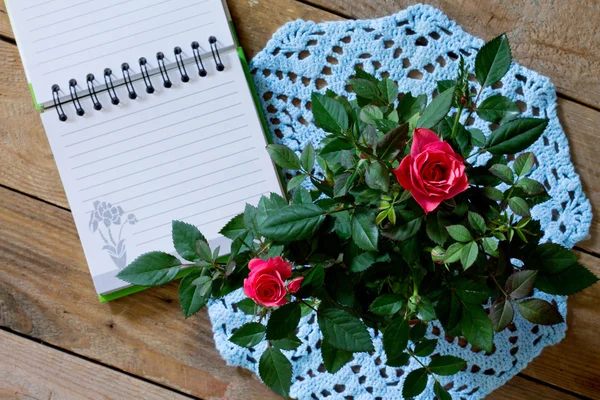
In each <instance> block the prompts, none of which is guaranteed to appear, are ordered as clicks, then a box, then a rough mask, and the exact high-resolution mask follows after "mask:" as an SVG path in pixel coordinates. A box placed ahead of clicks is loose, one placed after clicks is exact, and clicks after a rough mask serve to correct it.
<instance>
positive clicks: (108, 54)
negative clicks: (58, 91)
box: [38, 21, 215, 76]
mask: <svg viewBox="0 0 600 400" xmlns="http://www.w3.org/2000/svg"><path fill="white" fill-rule="evenodd" d="M214 23H215V22H214V21H211V22H208V23H206V24H204V25H194V26H193V27H191V28H189V29H184V30H183V31H180V32H175V33H173V34H171V35H165V36H161V39H167V38H170V37H173V36H177V35H180V34H182V33H186V32H190V31H193V30H197V29H199V28H205V27H207V26H209V25H212V24H214ZM154 42H156V39H152V40H148V41H146V42H138V43H136V44H135V45H133V46H129V47H126V48H123V49H119V50H116V51H112V52H109V53H104V54H102V55H99V56H97V57H94V58H90V59H87V60H84V61H81V62H78V63H75V64H70V65H66V66H65V65H63V66H61V67H60V68H57V69H54V70H52V71H46V72H44V73H42V76H46V75H50V74H53V73H55V72H58V71H61V70H63V69H67V68H72V67H76V66H78V65H81V64H85V63H88V62H90V61H95V60H99V59H101V58H104V57H107V56H110V55H113V54H116V53H120V52H123V51H127V50H132V49H135V48H138V47H140V46H144V45H146V44H150V43H154ZM38 66H39V64H38Z"/></svg>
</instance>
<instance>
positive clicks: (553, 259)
mask: <svg viewBox="0 0 600 400" xmlns="http://www.w3.org/2000/svg"><path fill="white" fill-rule="evenodd" d="M576 262H577V256H576V255H575V254H574V253H573V252H571V250H569V249H566V248H564V247H562V246H561V245H559V244H555V243H544V244H542V245H539V246H538V247H536V248H535V249H534V250H533V251H532V252H531V254H530V255H529V256H528V257H527V260H526V262H525V266H526V267H527V268H529V269H535V270H538V271H540V273H543V274H545V275H548V274H549V275H554V274H558V273H560V272H563V271H564V270H566V269H567V268H569V267H570V266H571V265H573V264H575V263H576Z"/></svg>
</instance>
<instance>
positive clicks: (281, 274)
mask: <svg viewBox="0 0 600 400" xmlns="http://www.w3.org/2000/svg"><path fill="white" fill-rule="evenodd" d="M248 268H250V274H249V275H248V278H247V279H244V293H245V294H246V296H248V297H249V298H251V299H252V300H254V301H255V302H257V303H259V304H262V305H263V306H265V307H278V306H282V305H284V304H285V303H287V299H286V298H285V296H286V294H287V290H286V286H285V283H284V281H285V280H286V279H288V278H290V277H291V276H292V266H291V265H290V263H288V262H287V261H285V260H284V259H283V258H281V257H275V258H269V259H268V260H267V261H265V260H261V259H260V258H253V259H252V260H250V263H249V264H248Z"/></svg>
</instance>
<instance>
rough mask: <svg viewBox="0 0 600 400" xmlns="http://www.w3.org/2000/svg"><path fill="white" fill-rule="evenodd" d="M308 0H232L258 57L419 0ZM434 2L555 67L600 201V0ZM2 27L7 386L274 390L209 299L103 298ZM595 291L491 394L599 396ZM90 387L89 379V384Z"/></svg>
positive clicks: (6, 27)
mask: <svg viewBox="0 0 600 400" xmlns="http://www.w3.org/2000/svg"><path fill="white" fill-rule="evenodd" d="M310 3H312V4H313V5H314V6H313V5H311V4H308V3H302V2H298V1H293V0H278V1H277V2H273V1H266V0H228V4H229V7H230V9H231V12H232V15H233V18H234V23H235V25H236V28H237V31H238V34H239V36H240V39H241V42H242V45H243V47H244V49H245V50H246V52H247V53H248V55H249V56H252V55H254V54H255V53H256V52H258V51H259V50H260V49H261V48H262V47H263V46H264V45H265V43H266V41H267V40H268V38H269V37H270V36H271V35H272V33H273V32H274V31H275V30H276V29H277V28H278V27H279V26H281V25H282V24H284V23H285V22H288V21H291V20H295V19H297V18H303V19H312V20H316V21H323V20H334V19H341V18H345V17H351V18H372V17H376V16H381V15H386V14H390V13H392V12H395V11H397V10H399V9H402V8H404V7H405V6H407V5H409V4H412V3H413V2H411V1H406V0H402V1H387V0H369V1H361V2H359V1H342V0H310ZM431 3H432V4H433V5H436V6H438V7H440V8H441V9H442V10H443V11H444V12H445V13H446V14H448V15H449V16H450V17H451V18H454V19H456V20H457V22H458V23H460V24H461V25H462V26H463V27H464V28H465V29H466V30H467V31H469V32H471V33H473V34H476V35H479V36H481V37H484V38H490V37H491V36H494V35H496V34H498V33H500V32H502V31H507V32H508V35H509V37H510V39H511V40H512V43H513V46H515V58H516V60H517V61H519V62H520V63H522V64H523V65H526V66H529V67H531V68H533V69H536V70H538V71H540V72H542V73H544V74H546V75H548V76H550V77H551V78H552V79H553V81H554V82H555V84H556V86H557V89H558V92H559V113H560V118H561V121H562V123H563V126H564V128H565V131H566V133H567V135H568V137H569V142H570V145H571V152H572V157H573V159H574V162H575V164H576V166H577V170H578V172H579V173H580V174H581V177H582V180H583V183H584V188H585V190H586V193H587V195H588V196H589V197H590V199H591V201H592V204H593V207H594V209H595V210H600V179H599V178H600V164H599V163H598V161H597V155H598V154H600V141H599V140H598V136H597V130H598V128H597V127H598V126H600V111H599V109H600V9H599V7H600V6H599V5H598V3H597V2H586V1H584V0H578V1H569V2H566V1H565V2H554V1H550V0H539V1H535V0H521V1H517V2H512V1H509V0H493V1H488V2H479V1H477V0H464V1H461V2H452V1H446V0H439V1H433V2H431ZM0 39H1V40H0V54H1V57H0V329H2V330H3V331H0V398H52V399H55V398H60V399H62V398H85V395H86V394H87V396H89V397H93V398H98V397H105V398H119V397H123V396H125V397H128V398H139V397H143V398H185V397H186V396H190V397H192V398H201V399H261V400H262V399H264V400H266V399H275V398H277V396H275V395H274V394H273V393H271V392H270V391H269V390H268V389H266V388H265V387H264V386H263V385H262V384H261V383H260V382H259V381H258V380H257V379H256V378H255V377H253V376H252V375H251V374H250V373H248V372H247V371H244V370H241V369H236V368H232V367H227V366H226V365H225V362H224V361H223V360H222V359H221V358H220V357H219V355H218V352H217V351H216V350H215V348H214V343H213V340H212V337H211V327H210V323H209V320H208V316H207V314H206V312H201V313H200V314H199V315H198V316H196V317H194V318H191V319H189V320H184V319H183V317H182V316H181V313H180V310H179V306H178V304H177V292H176V288H175V286H172V285H171V286H167V287H165V288H158V289H153V290H148V291H146V292H142V293H140V294H136V295H134V296H130V297H127V298H123V299H120V300H117V301H114V302H111V303H109V304H104V305H103V304H100V303H98V301H97V298H96V296H95V293H94V289H93V285H92V282H91V279H90V277H89V273H88V270H87V266H86V263H85V259H84V256H83V252H82V249H81V245H80V243H79V240H78V237H77V233H76V230H75V226H74V224H73V221H72V217H71V215H70V212H69V210H68V203H67V201H66V198H65V195H64V191H63V189H62V184H61V182H60V178H59V176H58V172H57V170H56V166H55V164H54V160H53V157H52V154H51V152H50V148H49V145H48V142H47V139H46V136H45V133H44V130H43V128H42V125H41V122H40V118H39V115H38V113H37V111H35V110H34V109H33V104H32V101H31V97H30V94H29V90H28V87H27V83H26V79H25V75H24V73H23V70H22V66H21V61H20V58H19V55H18V52H17V48H16V46H15V44H14V36H13V33H12V30H11V28H10V23H9V21H8V18H7V16H6V12H5V8H4V4H3V2H0ZM591 232H592V238H591V239H589V240H586V241H584V242H582V243H580V244H579V245H578V249H579V251H578V253H579V255H580V256H581V261H582V263H583V264H584V265H586V266H587V267H588V268H590V269H592V270H593V271H595V272H596V273H597V274H600V263H599V260H600V259H599V257H598V255H599V254H600V223H599V222H598V219H597V218H596V219H594V223H593V226H592V231H591ZM598 301H600V285H597V286H595V287H593V288H591V289H589V290H587V291H586V292H583V293H581V294H578V295H576V296H573V297H572V298H570V299H569V314H568V323H569V330H568V332H567V337H566V338H565V340H563V341H562V342H561V343H560V344H559V345H557V346H553V347H551V348H548V349H545V350H544V352H543V353H542V355H541V356H540V357H538V358H537V359H535V360H534V361H533V362H532V363H531V364H530V365H529V366H528V367H527V368H526V369H525V370H524V371H522V372H521V373H520V374H519V375H518V376H517V377H515V378H513V379H512V380H511V381H510V382H509V383H508V384H506V385H505V386H503V387H502V388H500V389H498V390H497V391H496V392H494V393H493V394H492V395H490V396H489V398H490V399H506V398H509V399H538V398H540V399H541V398H543V399H575V398H600V395H599V393H600V379H599V378H600V372H598V366H599V365H600V337H599V336H598V332H600V308H598V307H597V306H596V304H597V303H598ZM17 334H18V335H17ZM35 341H37V342H39V341H42V342H44V343H47V344H48V345H51V346H53V347H52V348H51V349H49V348H48V347H43V346H40V345H38V344H35V343H34V342H35ZM61 349H62V350H61ZM65 352H67V353H65ZM90 360H94V362H91V361H90ZM60 368H63V369H64V370H65V371H66V372H67V375H68V376H65V377H64V378H60V375H56V374H54V379H53V375H52V372H53V370H56V371H57V370H59V369H60ZM69 373H70V374H69ZM136 377H139V379H138V378H136ZM105 381H106V382H108V381H110V382H112V383H116V382H120V384H119V386H121V387H123V388H124V389H123V390H122V391H121V392H116V391H115V390H114V386H112V385H110V384H105V385H103V384H102V382H105ZM81 382H85V384H84V385H82V384H81ZM81 386H86V387H88V386H89V389H90V390H89V392H83V391H81V390H80V389H81ZM115 386H116V385H115ZM128 391H129V392H128ZM127 393H135V394H134V395H131V396H128V395H127ZM96 394H97V395H96ZM136 394H137V395H136ZM26 396H29V397H26ZM52 396H54V397H52Z"/></svg>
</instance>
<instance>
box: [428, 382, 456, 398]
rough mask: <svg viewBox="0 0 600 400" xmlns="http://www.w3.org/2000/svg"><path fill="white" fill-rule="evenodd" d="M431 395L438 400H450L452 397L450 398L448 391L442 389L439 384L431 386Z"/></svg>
mask: <svg viewBox="0 0 600 400" xmlns="http://www.w3.org/2000/svg"><path fill="white" fill-rule="evenodd" d="M433 393H434V394H435V396H436V397H437V398H438V400H452V396H450V393H448V391H447V390H446V389H444V387H443V386H442V384H441V383H439V382H435V383H434V384H433Z"/></svg>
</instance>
